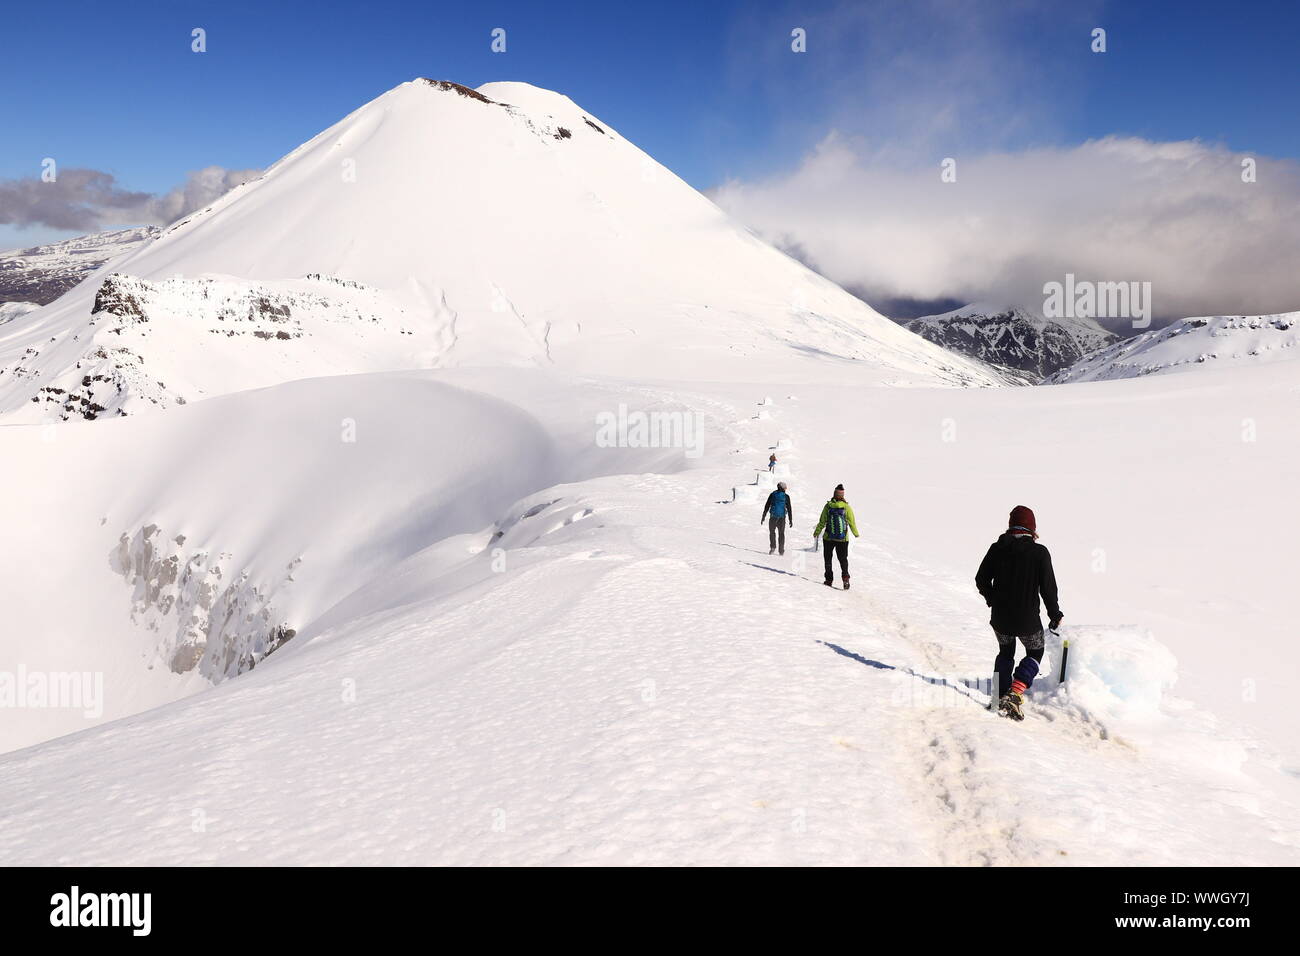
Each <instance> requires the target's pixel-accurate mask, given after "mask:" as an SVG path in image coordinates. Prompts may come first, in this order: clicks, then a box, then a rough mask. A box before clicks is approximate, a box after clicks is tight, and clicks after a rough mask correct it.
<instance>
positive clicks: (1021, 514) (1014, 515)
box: [1007, 505, 1038, 537]
mask: <svg viewBox="0 0 1300 956" xmlns="http://www.w3.org/2000/svg"><path fill="white" fill-rule="evenodd" d="M1007 527H1008V528H1024V529H1025V530H1026V531H1028V532H1029V533H1030V534H1032V535H1034V536H1035V537H1037V535H1038V523H1037V522H1036V521H1034V513H1033V512H1032V511H1030V510H1029V509H1028V508H1026V507H1025V506H1024V505H1016V506H1015V507H1014V508H1012V509H1011V520H1010V521H1008V522H1007Z"/></svg>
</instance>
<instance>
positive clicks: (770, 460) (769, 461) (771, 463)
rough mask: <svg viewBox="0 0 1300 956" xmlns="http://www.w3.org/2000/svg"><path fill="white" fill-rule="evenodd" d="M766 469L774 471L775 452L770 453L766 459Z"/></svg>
mask: <svg viewBox="0 0 1300 956" xmlns="http://www.w3.org/2000/svg"><path fill="white" fill-rule="evenodd" d="M767 470H768V471H776V454H775V453H773V454H772V455H771V456H770V457H769V458H768V459H767Z"/></svg>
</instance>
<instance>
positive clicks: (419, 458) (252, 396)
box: [0, 372, 685, 749]
mask: <svg viewBox="0 0 1300 956" xmlns="http://www.w3.org/2000/svg"><path fill="white" fill-rule="evenodd" d="M496 374H497V377H501V376H500V373H496ZM510 375H511V377H512V379H513V380H514V382H515V384H516V387H517V388H519V389H521V390H522V391H520V392H519V393H518V394H516V395H514V397H513V398H512V399H510V400H502V399H498V398H495V397H491V396H488V395H484V394H481V393H479V392H476V391H473V390H468V389H464V388H460V387H457V386H455V385H451V384H444V383H442V382H441V381H435V380H432V379H430V378H428V377H421V376H420V375H418V373H405V374H403V373H395V374H391V375H386V376H346V377H338V378H329V379H316V380H309V381H302V382H297V383H291V384H289V385H286V386H284V387H281V388H276V389H271V390H261V391H248V392H242V393H239V394H237V395H231V396H227V397H224V398H222V399H221V400H219V401H214V402H211V403H200V404H198V405H195V406H191V407H187V408H182V409H177V410H175V412H173V413H169V414H167V415H160V416H144V417H142V418H141V419H139V420H136V419H130V418H129V419H124V420H119V421H110V422H95V423H69V424H64V425H47V426H43V427H19V428H3V429H0V453H2V454H3V458H4V460H5V461H15V462H22V463H23V464H24V467H22V468H11V469H5V470H4V471H3V472H0V497H3V499H4V500H6V501H21V502H23V503H24V508H25V509H27V510H28V513H30V514H33V515H40V516H41V519H40V520H39V521H21V522H14V523H13V526H12V527H11V528H10V529H9V531H8V533H7V547H6V548H5V549H3V552H2V553H0V605H2V606H3V607H4V608H5V623H6V627H5V629H4V632H3V634H2V635H0V674H6V673H7V674H15V673H17V672H18V669H19V668H20V667H25V668H26V670H27V671H28V672H31V673H63V672H71V671H76V672H87V671H89V672H96V673H103V674H104V675H105V680H106V682H107V684H106V689H105V694H104V700H103V703H104V710H103V713H102V714H95V715H92V717H93V720H89V721H88V719H87V715H86V714H85V712H84V711H85V709H86V708H80V707H62V708H48V709H47V708H36V709H33V710H29V711H25V712H24V720H22V721H4V722H3V723H2V724H0V748H3V749H11V748H13V747H17V746H22V745H25V744H29V743H32V742H35V741H38V740H42V739H45V738H47V737H49V736H52V735H55V734H60V733H67V732H70V731H72V730H77V729H81V728H84V727H85V726H87V724H88V723H89V722H94V720H98V719H111V718H114V717H120V716H122V715H124V714H130V713H134V712H136V711H138V710H141V709H144V708H147V707H150V706H153V705H155V704H157V703H160V702H162V701H165V700H169V699H173V698H174V697H177V696H180V695H184V694H188V693H194V692H196V691H200V690H204V689H207V688H208V687H210V686H212V684H213V683H219V682H221V681H223V680H225V679H227V678H229V677H233V676H235V675H236V674H238V673H241V672H244V671H246V670H248V669H249V668H250V667H252V666H254V665H256V664H257V663H258V662H260V661H261V660H262V659H263V658H264V657H265V656H266V655H267V654H268V653H270V652H272V651H274V650H275V649H276V647H277V646H278V645H280V644H282V643H283V641H284V640H285V639H287V638H286V635H288V636H290V637H291V636H292V634H293V633H296V632H298V631H301V630H302V629H303V628H304V626H305V625H309V624H310V623H311V622H312V621H314V620H315V619H316V618H317V617H319V616H320V615H322V614H324V613H325V612H327V611H328V610H329V609H330V608H331V607H333V605H334V604H335V603H337V602H338V601H340V600H342V599H344V598H346V596H347V595H348V594H349V593H350V592H351V591H352V590H354V589H356V588H357V587H360V586H361V585H363V584H366V583H369V582H371V581H372V580H378V579H382V578H384V577H385V576H386V575H387V574H389V573H390V572H391V570H392V568H393V567H394V566H395V565H396V564H397V563H399V562H400V561H401V560H402V559H404V558H406V557H407V556H409V555H410V554H413V553H415V552H416V551H419V550H422V549H423V548H425V547H428V546H429V545H431V544H433V543H435V542H440V541H444V540H446V539H449V538H454V536H456V535H460V534H462V533H468V532H478V531H481V530H482V529H484V528H485V527H487V526H489V525H491V524H492V522H494V521H496V520H498V519H500V518H502V517H503V515H504V509H506V508H507V506H509V505H510V504H511V502H513V501H514V500H515V499H516V498H518V497H520V496H521V495H524V494H526V493H528V492H531V491H534V490H536V489H537V488H539V487H545V486H548V485H551V484H554V483H555V482H558V481H562V480H567V479H570V478H573V477H587V476H589V475H592V474H600V473H604V471H606V470H618V471H621V470H627V469H629V468H630V467H631V465H632V464H633V463H634V462H640V463H652V462H656V461H659V460H660V459H661V458H662V457H663V455H664V453H663V452H662V451H660V450H655V449H646V450H640V449H627V450H620V449H617V448H615V449H607V448H596V447H595V446H593V443H592V434H593V428H594V426H592V425H591V422H592V421H594V417H595V409H598V408H603V407H606V406H608V405H611V404H613V403H615V401H616V398H615V396H618V395H622V394H623V392H622V391H615V390H611V389H608V388H605V387H601V386H599V385H597V384H594V383H589V384H587V385H585V386H584V387H582V388H580V389H579V388H577V387H575V386H573V385H569V384H561V383H557V382H554V381H552V380H551V379H550V378H549V377H548V376H547V375H546V374H544V373H540V372H532V373H523V372H512V373H510ZM556 396H562V397H563V400H562V401H561V400H559V399H558V398H557V397H556ZM551 405H555V406H557V409H556V410H554V411H552V412H550V414H551V416H552V418H553V419H554V421H552V422H551V423H549V424H548V425H545V426H544V425H543V424H542V423H541V422H540V421H539V420H538V416H539V415H540V414H542V413H543V412H544V411H545V410H546V409H547V408H548V407H550V406H551ZM575 416H576V417H575ZM673 460H674V461H675V462H677V463H678V466H679V467H680V466H681V465H682V464H685V460H684V459H683V458H682V457H681V455H680V454H679V455H677V456H675V457H674V459H673Z"/></svg>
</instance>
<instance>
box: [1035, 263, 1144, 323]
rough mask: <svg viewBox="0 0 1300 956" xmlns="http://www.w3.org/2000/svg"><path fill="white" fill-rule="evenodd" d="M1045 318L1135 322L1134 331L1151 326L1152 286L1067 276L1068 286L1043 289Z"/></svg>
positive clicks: (1051, 285)
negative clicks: (1092, 280)
mask: <svg viewBox="0 0 1300 956" xmlns="http://www.w3.org/2000/svg"><path fill="white" fill-rule="evenodd" d="M1043 295H1044V296H1046V298H1045V299H1044V300H1043V318H1046V319H1062V318H1071V319H1074V318H1079V319H1092V318H1103V319H1132V320H1133V328H1135V329H1145V328H1146V327H1147V326H1148V325H1150V324H1151V283H1150V282H1090V281H1088V280H1087V279H1082V280H1080V281H1078V282H1076V281H1075V279H1074V273H1073V272H1069V273H1066V276H1065V282H1064V283H1061V282H1047V283H1044V285H1043Z"/></svg>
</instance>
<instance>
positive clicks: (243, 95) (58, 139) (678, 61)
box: [0, 0, 1300, 247]
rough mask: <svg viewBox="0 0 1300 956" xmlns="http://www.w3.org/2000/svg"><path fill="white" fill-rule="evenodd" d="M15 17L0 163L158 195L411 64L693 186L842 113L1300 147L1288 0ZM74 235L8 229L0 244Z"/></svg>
mask: <svg viewBox="0 0 1300 956" xmlns="http://www.w3.org/2000/svg"><path fill="white" fill-rule="evenodd" d="M4 20H5V22H4V28H5V47H6V50H7V51H8V52H7V55H6V56H5V57H4V58H3V60H2V61H0V89H3V90H5V91H6V92H5V94H4V97H5V98H4V101H3V107H2V111H0V136H3V139H2V140H0V180H12V179H18V178H23V177H30V176H33V175H38V174H39V171H40V168H39V164H40V161H41V159H42V158H43V157H46V156H52V157H54V158H56V159H57V160H58V162H59V163H60V166H61V167H62V168H71V167H88V168H93V169H97V170H103V171H106V172H109V173H111V174H112V175H113V176H115V177H116V179H117V182H118V184H119V185H120V186H121V187H123V188H126V189H131V190H140V191H148V192H164V191H166V190H168V189H171V188H173V187H175V186H177V185H179V184H180V183H181V182H182V181H183V180H184V178H185V176H186V174H187V173H188V172H189V171H192V170H197V169H200V168H202V167H206V166H211V165H218V166H222V167H226V168H230V169H247V168H261V167H265V166H267V165H269V164H270V163H271V162H273V161H274V160H275V159H277V158H278V157H279V156H281V155H283V154H284V153H286V152H288V151H289V150H290V149H292V148H293V147H295V146H297V145H298V144H299V143H301V142H303V141H304V140H306V139H308V138H310V137H311V136H313V135H314V134H315V133H317V132H319V131H320V130H321V129H323V128H325V127H326V126H328V125H330V124H331V123H333V122H335V121H336V120H338V119H339V118H340V117H342V116H343V115H344V114H346V113H347V112H349V111H351V110H352V109H355V108H356V107H357V106H359V105H361V104H362V103H364V102H365V101H367V100H369V99H371V98H373V97H374V96H376V95H378V94H379V93H381V92H383V91H384V90H386V89H388V88H390V87H392V86H395V85H396V84H398V83H400V82H402V81H404V80H407V79H410V78H412V77H414V76H420V75H427V76H432V77H436V78H443V79H452V80H456V81H458V82H462V83H465V84H467V85H471V86H476V85H479V84H481V83H483V82H487V81H489V80H495V79H512V80H525V81H528V82H531V83H534V84H537V85H540V86H545V87H549V88H552V89H558V90H560V91H562V92H564V93H567V94H568V95H570V96H571V97H572V98H573V99H574V100H576V101H577V102H579V103H580V104H582V105H583V106H584V107H585V108H586V109H588V110H590V111H591V112H592V113H594V114H596V115H598V116H600V117H602V118H603V119H605V120H606V121H607V122H609V123H611V124H612V125H614V126H615V127H617V128H618V129H619V130H620V131H621V132H622V133H623V134H624V135H625V136H627V137H628V138H630V139H632V140H633V141H634V142H637V143H638V144H639V145H640V146H642V147H643V148H645V149H646V150H647V151H648V152H650V153H651V154H652V155H654V156H655V157H656V158H658V159H659V160H661V161H662V162H664V163H665V164H666V165H667V166H669V167H670V168H672V169H674V170H675V171H677V172H678V173H679V174H680V175H682V176H683V177H684V178H685V179H686V180H687V181H689V182H690V183H692V184H693V185H695V186H697V187H699V188H701V189H708V188H711V187H714V186H716V185H718V184H719V183H721V182H723V181H724V180H726V179H728V178H738V179H748V178H754V177H762V176H766V175H771V174H776V173H778V172H779V171H780V170H782V169H787V168H790V167H792V166H793V165H795V164H796V163H797V162H798V160H799V158H800V157H801V156H803V155H804V154H805V153H807V151H808V150H809V149H810V148H812V147H813V146H814V145H815V144H816V143H817V142H819V141H820V140H821V139H822V138H823V137H825V135H826V134H827V132H828V131H829V130H830V129H839V130H841V131H844V132H846V133H847V134H849V135H852V136H858V137H864V138H865V139H866V140H868V141H869V142H870V143H871V144H872V146H873V148H896V149H899V150H901V151H903V152H907V151H911V152H912V153H914V154H916V155H918V156H923V157H927V161H928V158H929V157H932V156H944V155H952V154H956V153H957V152H959V151H965V152H966V153H967V154H969V153H971V152H979V151H984V150H999V149H1001V150H1016V149H1023V148H1025V147H1031V146H1039V145H1071V144H1077V143H1079V142H1082V141H1084V140H1087V139H1089V138H1095V137H1099V136H1104V135H1107V134H1114V133H1119V134H1131V135H1137V136H1141V137H1144V138H1147V139H1152V140H1180V139H1188V138H1200V139H1203V140H1209V141H1214V142H1222V143H1224V144H1226V145H1228V146H1230V147H1232V148H1235V149H1244V150H1251V151H1256V152H1258V153H1260V154H1261V155H1267V156H1275V157H1292V158H1294V157H1297V156H1300V123H1298V122H1297V116H1296V107H1295V103H1296V95H1297V90H1300V66H1298V65H1297V60H1296V57H1295V51H1294V44H1295V38H1296V37H1297V36H1300V4H1294V3H1280V4H1279V3H1262V2H1249V0H1248V2H1240V0H1238V2H1232V3H1227V2H1208V0H1202V2H1177V3H1174V2H1168V3H1165V2H1123V3H1091V2H1083V3H1071V4H1063V3H1038V2H1031V0H1001V2H996V3H979V2H956V0H951V2H947V0H919V2H904V0H899V2H893V3H882V2H865V3H763V2H748V3H745V2H726V0H724V2H709V3H691V2H678V0H658V2H653V3H650V2H630V3H622V4H611V3H608V2H578V3H560V2H547V3H539V2H536V0H527V2H511V3H474V4H454V5H453V4H438V3H431V2H427V0H426V2H419V3H383V2H379V3H371V4H351V3H349V4H343V3H332V2H328V0H325V2H317V3H311V4H306V3H288V2H284V3H277V2H271V3H245V2H232V0H223V2H220V3H200V2H184V0H170V2H133V3H130V4H105V3H90V2H81V0H72V2H68V3H64V4H61V5H59V6H58V7H57V8H52V7H49V6H47V5H41V4H10V5H9V7H8V9H7V10H6V13H5V18H4ZM196 26H198V27H203V28H205V29H206V30H207V35H208V51H207V52H206V53H203V54H195V53H192V52H191V51H190V30H191V29H192V28H193V27H196ZM794 26H804V27H806V28H807V30H808V53H806V54H803V55H796V54H793V53H791V51H790V48H789V44H790V29H791V28H792V27H794ZM1094 26H1101V27H1104V28H1105V29H1106V30H1107V34H1108V35H1107V41H1108V51H1107V53H1106V54H1104V55H1097V54H1093V53H1092V52H1090V50H1089V31H1090V30H1091V29H1092V28H1093V27H1094ZM494 27H502V28H504V29H506V31H507V52H506V53H504V54H497V53H493V52H491V51H490V49H489V41H490V36H489V33H490V31H491V30H492V28H494ZM944 106H947V107H949V108H951V110H952V114H951V115H950V117H949V121H948V122H946V123H945V124H943V125H942V127H941V128H939V129H937V130H936V129H935V128H933V124H931V123H928V122H926V120H927V119H928V118H929V114H930V113H932V112H934V111H937V110H939V109H940V108H942V107H944ZM953 117H955V119H954V118H953ZM67 234H69V233H66V232H62V233H61V232H59V231H58V230H52V229H49V228H47V227H45V226H41V225H39V224H37V225H33V226H31V227H30V228H28V229H26V230H25V231H19V230H17V229H16V228H15V227H14V226H13V225H12V224H10V225H5V224H0V247H7V246H12V245H21V244H27V243H30V242H34V241H38V240H43V239H46V238H52V237H54V236H55V235H67Z"/></svg>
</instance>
